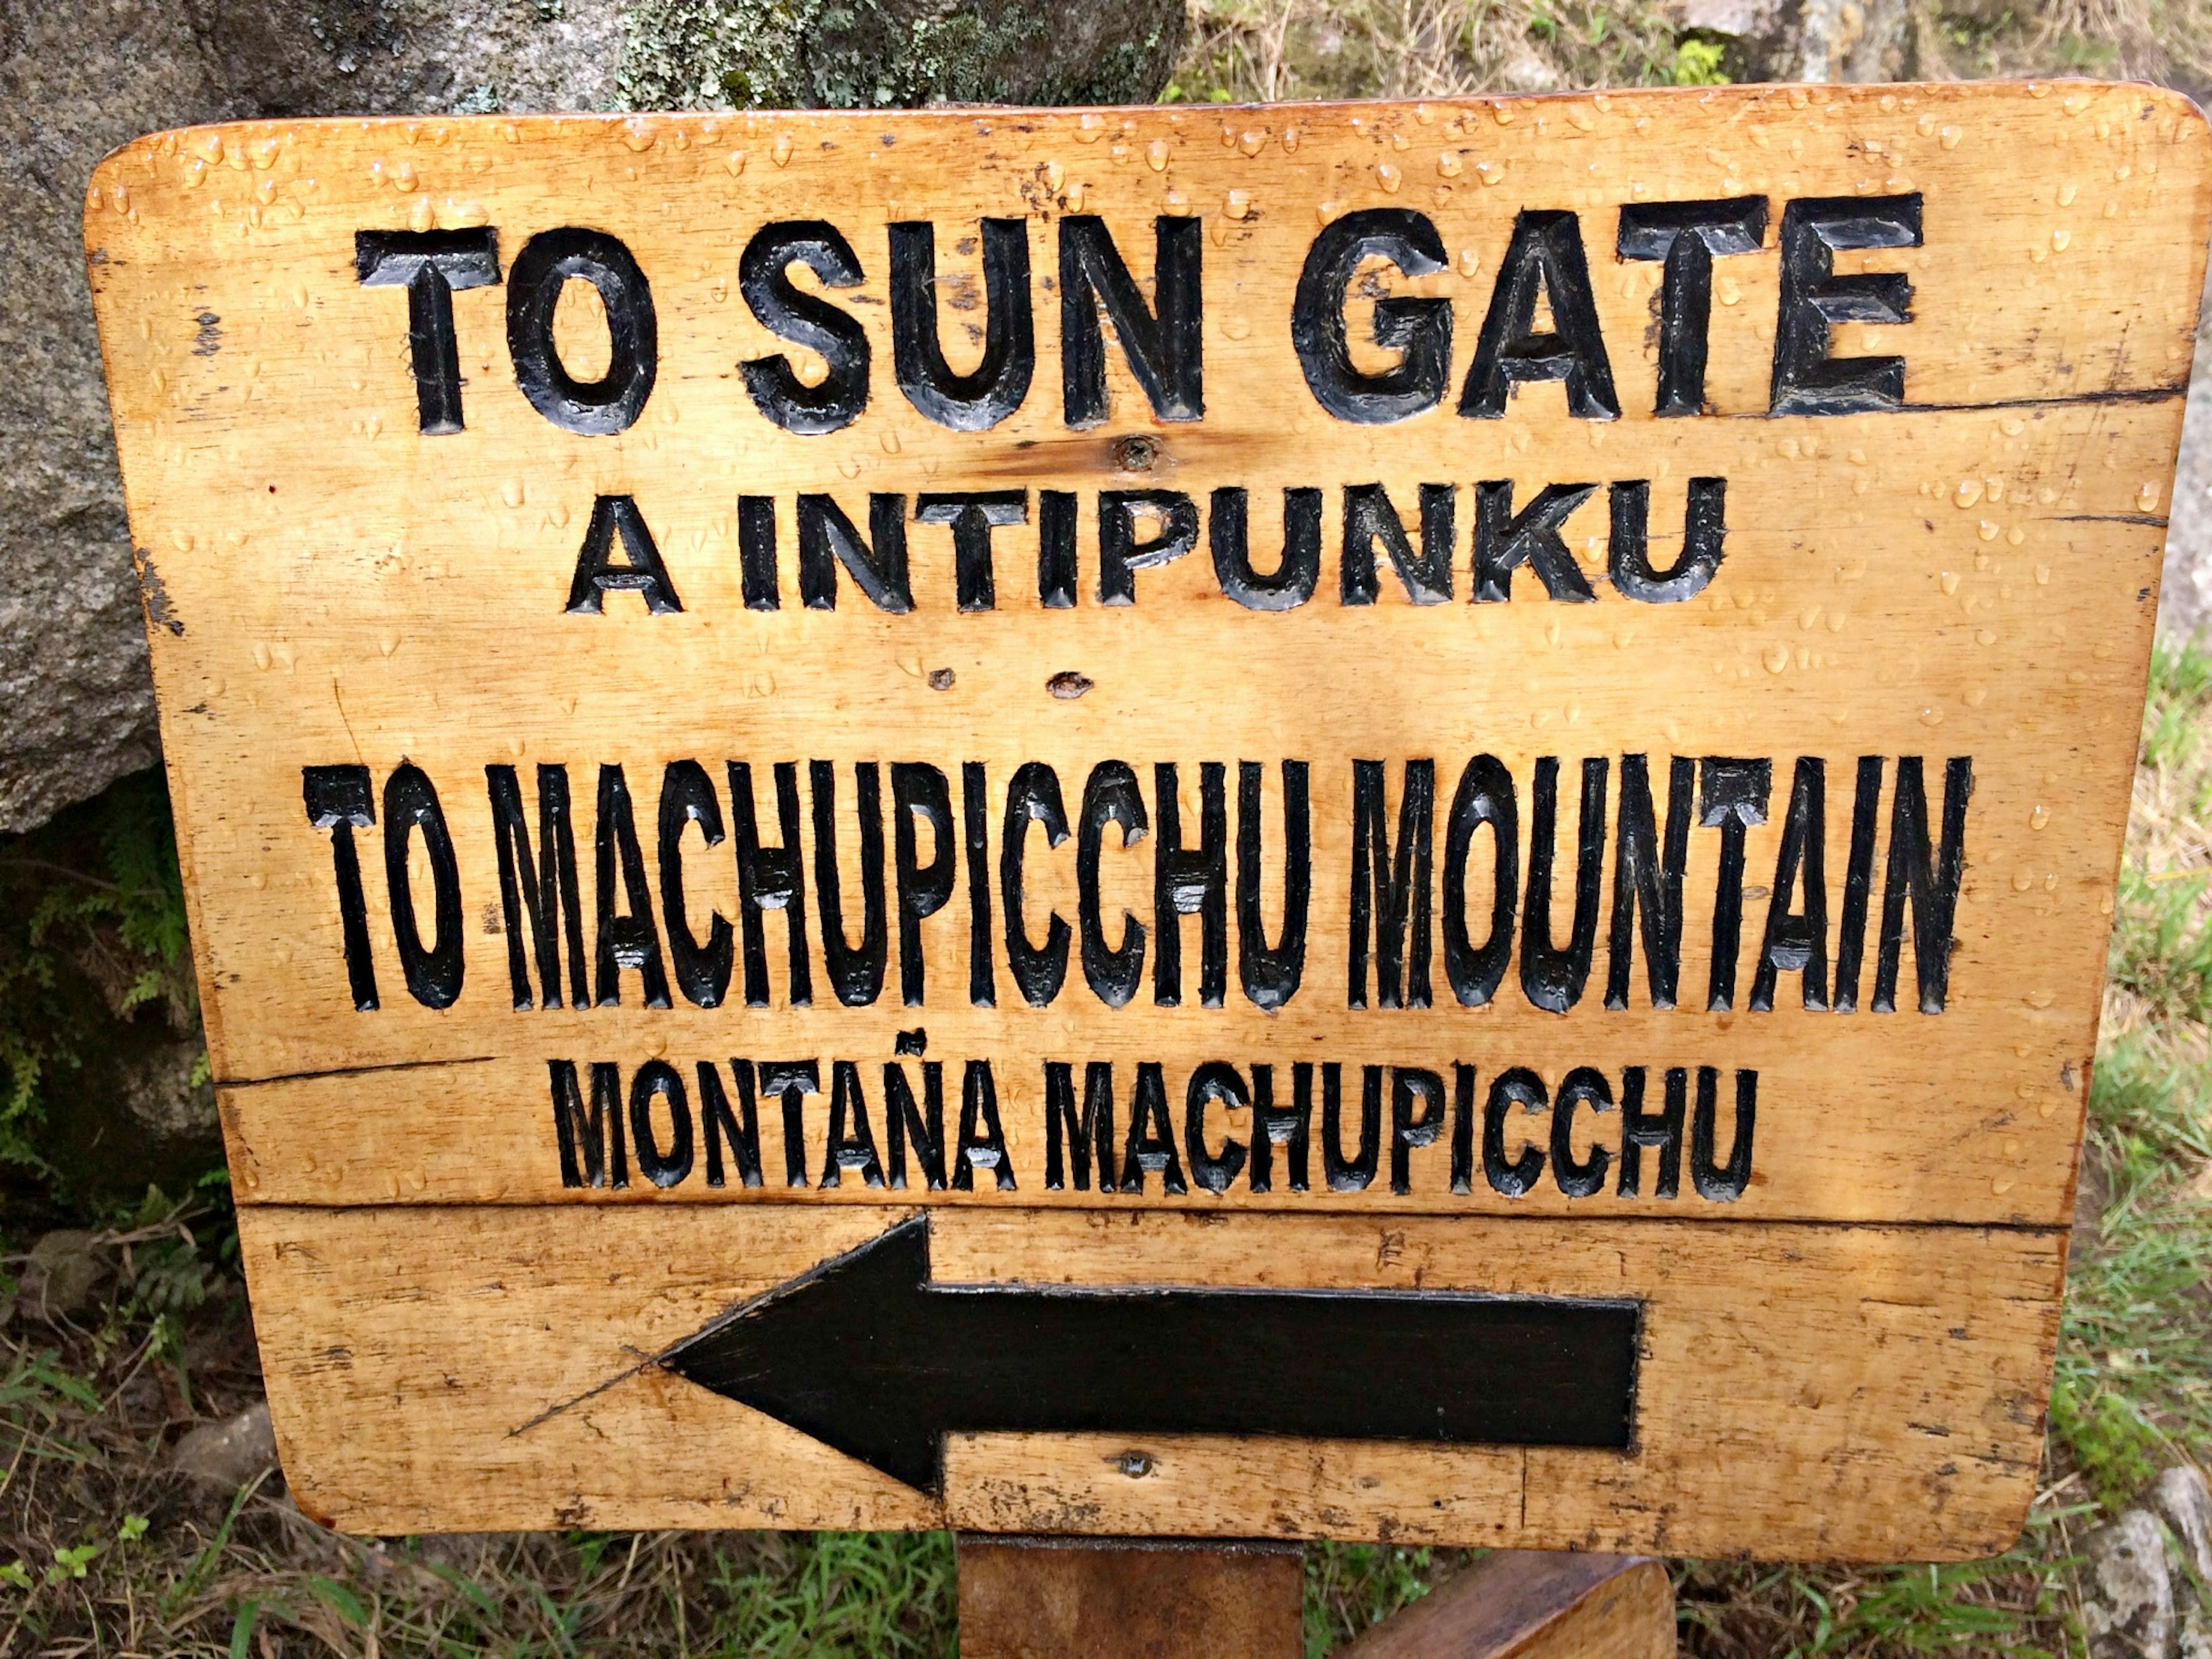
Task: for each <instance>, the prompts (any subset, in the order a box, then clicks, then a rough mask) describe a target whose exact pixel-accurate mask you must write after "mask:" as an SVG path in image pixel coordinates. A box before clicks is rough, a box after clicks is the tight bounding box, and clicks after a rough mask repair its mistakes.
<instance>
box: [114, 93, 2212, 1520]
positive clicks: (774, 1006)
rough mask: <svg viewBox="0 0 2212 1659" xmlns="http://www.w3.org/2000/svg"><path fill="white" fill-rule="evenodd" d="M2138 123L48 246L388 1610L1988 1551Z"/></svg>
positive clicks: (526, 133) (175, 191)
mask: <svg viewBox="0 0 2212 1659" xmlns="http://www.w3.org/2000/svg"><path fill="white" fill-rule="evenodd" d="M2206 155H2207V145H2206V135H2205V129H2204V125H2203V122H2202V120H2201V119H2200V118H2198V116H2197V114H2196V112H2194V110H2193V109H2192V108H2191V106H2189V105H2188V104H2186V103H2185V101H2184V100H2181V99H2180V98H2179V97H2176V96H2173V95H2171V94H2165V93H2160V92H2157V91H2154V90H2151V89H2148V88H2142V87H2135V86H2104V85H2097V84H2092V83H2088V82H2061V83H2058V84H2056V85H2039V86H2005V87H1992V86H1977V87H1957V86H1952V87H1923V88H1824V89H1815V90H1802V89H1796V90H1793V89H1785V88H1741V89H1738V88H1728V89H1721V90H1714V91H1699V92H1694V93H1674V92H1658V93H1638V94H1615V95H1611V96H1595V95H1591V96H1574V97H1559V98H1547V99H1515V100H1466V101H1455V102H1434V103H1427V104H1417V105H1346V106H1311V107H1290V106H1285V107H1276V108H1255V109H1207V110H1192V109H1140V110H1131V111H1097V112H1073V111H1023V110H1001V109H993V110H985V111H937V112H921V113H901V114H810V115H785V114H746V115H684V116H666V117H661V116H640V117H635V118H615V117H590V118H581V117H579V118H528V119H523V118H515V119H506V118H474V119H426V120H419V121H368V122H362V121H330V122H278V123H273V124H267V125H239V126H228V127H214V128H204V129H196V130H193V131H184V132H173V133H167V134H162V135H161V136H158V137H151V138H148V139H144V140H142V141H140V142H139V143H136V144H134V145H131V147H129V148H128V149H125V150H122V151H120V152H118V154H117V155H114V156H112V157H111V158H110V159H109V160H108V161H106V163H104V164H103V165H102V167H100V172H99V174H98V176H97V178H96V179H95V180H94V189H93V193H92V196H91V198H90V201H89V203H88V216H87V221H86V226H87V240H88V247H89V250H90V259H91V267H90V269H91V276H92V283H93V289H94V295H95V298H96V301H97V303H98V307H99V313H100V325H101V331H102V337H103V340H104V343H105V346H106V353H107V364H108V373H109V376H110V383H111V386H112V390H113V398H114V405H115V413H116V424H117V428H118V433H119V435H120V444H121V450H122V458H123V465H124V471H125V479H126V482H127V485H128V490H129V497H130V504H131V527H132V531H133V534H134V538H135V543H136V545H137V549H138V558H139V569H140V574H141V577H142V580H143V583H144V587H145V596H146V610H147V617H148V630H149V637H150V639H151V641H152V648H153V658H154V669H155V678H156V684H157V685H158V688H159V690H160V695H161V709H162V719H163V732H164V741H165V744H166V749H167V757H168V766H169V774H170V780H171V786H172V792H173V799H174V801H175V804H176V809H177V815H178V823H179V832H180V836H181V841H182V846H183V851H184V856H185V867H186V871H187V874H188V877H189V880H190V890H191V895H192V902H193V929H192V933H193V940H194V944H195V946H196V949H197V953H198V957H197V960H198V966H199V973H200V983H201V986H202V990H203V996H204V1006H205V1012H206V1018H207V1029H208V1036H209V1042H210V1052H211V1055H212V1059H213V1063H214V1066H215V1071H216V1080H217V1084H218V1088H219V1095H220V1099H221V1103H222V1116H223V1123H224V1127H225V1131H226V1133H227V1135H228V1145H229V1152H230V1159H231V1168H232V1170H233V1175H234V1190H235V1192H236V1194H237V1198H238V1200H239V1205H240V1237H241V1240H242V1243H243V1247H244V1249H245V1252H246V1267H247V1272H248V1274H249V1278H250V1282H251V1285H252V1293H253V1300H254V1309H255V1317H256V1322H257V1328H258V1333H259V1337H260V1342H261V1352H262V1355H263V1358H264V1365H265V1367H266V1369H267V1374H268V1380H269V1389H270V1401H271V1404H272V1407H273V1408H274V1412H275V1417H276V1429H277V1437H278V1441H279V1444H280V1446H281V1448H282V1449H283V1459H284V1466H285V1469H286V1472H287V1474H288V1476H289V1479H290V1481H291V1484H292V1489H293V1491H294V1492H295V1494H296V1495H297V1496H298V1498H299V1500H300V1502H301V1504H302V1505H303V1506H305V1507H306V1508H307V1510H310V1511H311V1512H312V1513H314V1514H316V1515H318V1516H325V1517H327V1518H328V1519H329V1520H331V1522H333V1523H334V1524H336V1525H338V1526H342V1527H345V1528H351V1529H355V1530H360V1531H369V1532H384V1533H396V1532H403V1531H424V1530H433V1529H438V1528H468V1529H488V1528H544V1527H575V1526H586V1525H588V1526H592V1527H678V1526H680V1527H756V1526H780V1527H808V1528H811V1527H928V1526H940V1525H951V1526H956V1527H958V1528H964V1529H968V1530H971V1531H994V1530H1002V1531H1017V1530H1018V1531H1032V1532H1054V1531H1059V1532H1091V1533H1114V1534H1148V1533H1164V1534H1227V1535H1238V1536H1261V1535H1279V1536H1284V1537H1292V1538H1295V1537H1301V1536H1317V1535H1334V1536H1346V1537H1372V1538H1391V1539H1400V1540H1421V1541H1431V1540H1433V1541H1450V1542H1457V1543H1479V1544H1495V1545H1515V1546H1520V1547H1567V1546H1574V1547H1594V1548H1597V1549H1601V1550H1662V1551H1674V1552H1680V1553H1694V1554H1711V1553H1722V1552H1729V1551H1755V1552H1757V1553H1759V1554H1761V1555H1765V1556H1820V1557H1829V1558H1832V1557H1870V1558H1875V1559H1897V1558H1900V1557H1918V1556H1928V1557H1943V1556H1961V1555H1973V1554H1978V1553H1984V1552H1988V1551H1992V1550H1995V1549H1997V1548H1998V1547H2001V1546H2002V1545H2003V1544H2004V1543H2005V1542H2006V1541H2008V1540H2009V1539H2010V1538H2011V1537H2012V1536H2013V1535H2014V1534H2015V1531H2016V1530H2017V1528H2019V1526H2020V1524H2021V1518H2022V1516H2023V1514H2024V1513H2025V1510H2026V1506H2027V1502H2028V1499H2029V1496H2030V1492H2031V1490H2032V1486H2033V1477H2034V1474H2035V1469H2036V1464H2037V1457H2038V1450H2039V1439H2040V1433H2041V1425H2042V1414H2043V1407H2044V1402H2045V1395H2046V1393H2047V1389H2048V1385H2049V1378H2050V1372H2051V1354H2052V1347H2053V1344H2054V1341H2055V1340H2056V1333H2057V1319H2058V1305H2059V1291H2060V1285H2061V1280H2062V1276H2063V1266H2064V1257H2065V1241H2066V1228H2067V1225H2068V1222H2069V1218H2070V1216H2071V1213H2072V1204H2073V1193H2074V1168H2075V1152H2076V1150H2077V1147H2078V1146H2079V1143H2080V1139H2081V1129H2082V1121H2083V1112H2084V1103H2085V1100H2086V1097H2087V1088H2088V1068H2089V1063H2090V1058H2091V1054H2092V1053H2093V1047H2094V1042H2095V1035H2096V1020H2097V1009H2098V999H2099V992H2100V985H2101V981H2102V967H2103V962H2104V954H2105V946H2106V933H2107V929H2108V926H2109V924H2108V921H2107V918H2108V916H2109V915H2110V912H2111V910H2112V896H2113V879H2114V871H2115V867H2116V866H2117V862H2118V856H2119V848H2120V837H2121V830H2122V826H2123V823H2124V818H2125V816H2126V810H2127V805H2128V797H2129V787H2130V770H2131V767H2132V765H2133V762H2134V757H2135V745H2136V726H2137V720H2138V717H2139V710H2140V707H2141V701H2142V689H2143V678H2144V664H2145V658H2146V653H2147V652H2148V645H2149V641H2150V637H2151V628H2152V621H2153V617H2154V610H2155V604H2156V589H2157V582H2158V572H2159V565H2160V544H2161V542H2162V540H2163V538H2164V526H2165V523H2166V518H2165V514H2166V491H2167V489H2168V487H2169V485H2170V483H2171V479H2172V465H2173V456H2174V447H2175V443H2176V440H2177V436H2178V434H2179V429H2180V422H2181V413H2182V404H2183V392H2184V388H2185V384H2186V381H2187V378H2188V373H2189V367H2190V352H2191V339H2192V334H2193V331H2194V328H2195V325H2196V319H2197V295H2198V291H2199V283H2200V278H2201V276H2202V270H2201V267H2202V264H2203V248H2204V246H2205V240H2206V232H2207V217H2208V212H2207V210H2208V200H2207V187H2206V178H2207V170H2206Z"/></svg>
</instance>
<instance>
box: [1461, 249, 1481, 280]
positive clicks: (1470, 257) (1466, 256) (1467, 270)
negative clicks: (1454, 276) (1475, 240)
mask: <svg viewBox="0 0 2212 1659" xmlns="http://www.w3.org/2000/svg"><path fill="white" fill-rule="evenodd" d="M1481 269H1482V256H1481V255H1480V253H1477V252H1475V251H1474V249H1473V248H1471V247H1463V248H1462V249H1461V250H1460V251H1459V274H1460V275H1461V276H1474V273H1475V272H1476V271H1478V270H1481Z"/></svg>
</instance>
